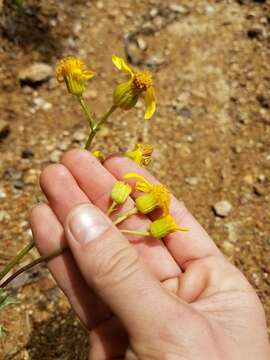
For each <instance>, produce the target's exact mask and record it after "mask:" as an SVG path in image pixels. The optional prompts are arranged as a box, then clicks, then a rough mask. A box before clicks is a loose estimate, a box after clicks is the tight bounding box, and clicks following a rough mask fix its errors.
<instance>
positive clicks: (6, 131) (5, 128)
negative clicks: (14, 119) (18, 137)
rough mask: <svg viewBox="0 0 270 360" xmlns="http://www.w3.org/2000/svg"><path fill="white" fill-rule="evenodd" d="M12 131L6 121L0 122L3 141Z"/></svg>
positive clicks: (0, 133)
mask: <svg viewBox="0 0 270 360" xmlns="http://www.w3.org/2000/svg"><path fill="white" fill-rule="evenodd" d="M9 131H10V128H9V124H8V122H7V121H5V120H0V138H1V139H3V138H5V137H7V136H8V134H9Z"/></svg>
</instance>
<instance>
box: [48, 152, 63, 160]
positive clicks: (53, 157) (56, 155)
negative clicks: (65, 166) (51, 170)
mask: <svg viewBox="0 0 270 360" xmlns="http://www.w3.org/2000/svg"><path fill="white" fill-rule="evenodd" d="M61 155H62V151H60V150H54V151H53V152H52V153H51V155H50V161H52V162H58V161H59V160H60V157H61Z"/></svg>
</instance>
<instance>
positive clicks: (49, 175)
mask: <svg viewBox="0 0 270 360" xmlns="http://www.w3.org/2000/svg"><path fill="white" fill-rule="evenodd" d="M67 174H68V170H67V168H66V167H65V166H64V165H62V164H51V165H48V166H47V167H45V168H44V169H43V171H42V173H41V175H40V180H39V182H40V185H41V187H44V186H45V184H46V183H47V182H48V181H50V179H54V178H57V179H60V180H61V179H63V180H64V179H66V176H67Z"/></svg>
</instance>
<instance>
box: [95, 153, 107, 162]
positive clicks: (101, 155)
mask: <svg viewBox="0 0 270 360" xmlns="http://www.w3.org/2000/svg"><path fill="white" fill-rule="evenodd" d="M92 155H93V156H94V157H95V158H97V159H98V160H99V161H100V162H103V161H104V160H105V156H104V154H103V152H102V151H101V150H94V151H92Z"/></svg>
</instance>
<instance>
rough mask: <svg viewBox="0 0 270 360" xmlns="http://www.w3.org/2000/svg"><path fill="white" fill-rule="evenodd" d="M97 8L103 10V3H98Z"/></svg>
mask: <svg viewBox="0 0 270 360" xmlns="http://www.w3.org/2000/svg"><path fill="white" fill-rule="evenodd" d="M96 6H97V8H98V9H99V10H102V9H103V8H104V4H103V2H102V1H98V2H97V5H96Z"/></svg>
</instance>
